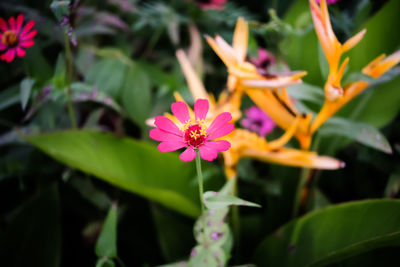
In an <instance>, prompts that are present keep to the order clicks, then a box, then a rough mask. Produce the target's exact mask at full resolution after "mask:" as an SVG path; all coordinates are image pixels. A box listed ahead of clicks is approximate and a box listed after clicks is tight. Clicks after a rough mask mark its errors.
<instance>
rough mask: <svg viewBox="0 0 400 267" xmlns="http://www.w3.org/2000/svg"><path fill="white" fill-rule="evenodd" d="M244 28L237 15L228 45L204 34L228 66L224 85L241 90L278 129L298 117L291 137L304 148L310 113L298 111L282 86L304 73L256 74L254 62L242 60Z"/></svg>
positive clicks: (245, 32) (294, 80) (246, 29)
mask: <svg viewBox="0 0 400 267" xmlns="http://www.w3.org/2000/svg"><path fill="white" fill-rule="evenodd" d="M248 32H249V29H248V25H247V22H246V21H245V20H244V19H243V18H239V19H238V21H237V24H236V28H235V32H234V35H233V45H232V46H230V45H229V44H227V43H226V42H225V40H224V39H222V38H221V37H220V36H218V35H217V36H216V37H215V38H214V39H213V38H211V37H209V36H206V39H207V42H208V43H209V44H210V46H211V47H212V48H213V50H214V51H215V53H216V54H217V55H218V56H219V57H220V58H221V60H222V61H223V62H224V63H225V65H226V67H227V68H228V74H229V75H228V83H227V86H228V89H229V90H230V91H231V92H236V91H239V92H242V91H245V92H246V94H247V95H248V96H249V97H250V98H251V100H253V102H254V103H255V104H256V105H257V106H258V107H259V108H261V109H262V110H263V111H264V112H265V113H267V114H268V115H269V116H270V117H271V118H272V119H273V120H274V121H275V122H276V124H277V125H278V126H279V127H281V128H282V129H285V130H287V129H289V128H290V127H291V125H292V124H293V123H294V121H295V120H296V119H297V118H299V120H300V122H299V125H298V128H297V130H296V133H295V137H296V138H297V139H298V140H299V142H300V145H301V147H302V148H305V149H307V148H308V147H309V146H310V143H311V135H310V133H309V126H310V122H311V114H301V113H300V112H299V111H298V110H297V109H296V108H295V107H294V105H293V103H292V101H291V99H290V98H289V96H288V94H287V91H286V89H285V87H286V86H289V85H293V84H298V83H301V79H300V78H301V77H303V76H304V75H306V74H307V73H306V72H305V71H295V72H291V73H288V74H284V75H267V76H263V75H261V74H259V73H258V71H257V68H256V66H254V65H253V64H252V63H250V62H247V61H245V57H246V53H247V43H248ZM263 89H265V90H263Z"/></svg>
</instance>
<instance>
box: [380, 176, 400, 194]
mask: <svg viewBox="0 0 400 267" xmlns="http://www.w3.org/2000/svg"><path fill="white" fill-rule="evenodd" d="M399 191H400V175H399V174H398V173H394V174H392V175H390V177H389V181H388V183H387V185H386V188H385V193H384V196H385V197H390V198H393V197H395V196H396V195H397V194H398V193H399Z"/></svg>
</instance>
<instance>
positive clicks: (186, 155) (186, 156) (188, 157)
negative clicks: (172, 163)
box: [179, 146, 196, 162]
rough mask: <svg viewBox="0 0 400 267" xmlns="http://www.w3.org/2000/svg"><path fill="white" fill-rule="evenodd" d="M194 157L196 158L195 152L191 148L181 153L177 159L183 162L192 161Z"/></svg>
mask: <svg viewBox="0 0 400 267" xmlns="http://www.w3.org/2000/svg"><path fill="white" fill-rule="evenodd" d="M195 157H196V152H195V151H194V149H193V147H192V146H190V147H188V148H186V150H185V151H183V152H182V154H181V155H180V156H179V158H180V159H181V160H182V161H183V162H188V161H192V160H194V158H195Z"/></svg>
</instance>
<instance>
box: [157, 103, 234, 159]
mask: <svg viewBox="0 0 400 267" xmlns="http://www.w3.org/2000/svg"><path fill="white" fill-rule="evenodd" d="M208 107H209V103H208V100H205V99H198V100H197V101H196V103H195V104H194V117H195V118H190V115H189V110H188V107H187V106H186V104H185V103H184V102H181V101H178V102H175V103H172V105H171V110H172V113H173V114H174V116H175V117H176V118H177V119H178V120H179V122H180V123H178V124H179V126H180V127H179V126H178V125H176V124H175V123H174V122H172V121H171V120H170V119H168V118H167V117H164V116H157V117H156V118H155V121H154V124H155V125H156V126H157V127H158V128H156V129H152V130H151V131H150V137H151V138H152V139H154V140H156V141H161V143H160V144H159V145H158V150H160V152H163V153H164V152H170V151H175V150H178V149H180V148H183V147H186V150H185V151H184V152H182V154H181V155H180V156H179V158H180V159H181V160H182V161H184V162H187V161H192V160H193V159H194V158H195V157H196V152H197V150H198V151H200V156H201V158H202V159H204V160H208V161H213V160H214V159H216V158H217V155H218V152H220V151H226V150H228V149H229V148H230V147H231V144H230V143H229V142H228V141H225V140H218V141H211V140H213V139H216V138H220V137H222V136H225V135H227V134H229V133H230V132H232V131H233V128H234V127H233V124H232V123H230V122H229V121H230V120H231V119H232V116H231V114H230V113H229V112H223V113H221V114H219V115H218V116H217V117H216V118H215V119H214V120H213V122H212V123H211V124H210V125H208V123H207V122H206V116H207V113H208Z"/></svg>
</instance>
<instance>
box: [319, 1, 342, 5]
mask: <svg viewBox="0 0 400 267" xmlns="http://www.w3.org/2000/svg"><path fill="white" fill-rule="evenodd" d="M316 1H317V3H318V4H319V3H320V2H321V0H316ZM337 1H339V0H326V3H327V4H328V5H330V4H334V3H336V2H337Z"/></svg>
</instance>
